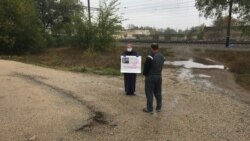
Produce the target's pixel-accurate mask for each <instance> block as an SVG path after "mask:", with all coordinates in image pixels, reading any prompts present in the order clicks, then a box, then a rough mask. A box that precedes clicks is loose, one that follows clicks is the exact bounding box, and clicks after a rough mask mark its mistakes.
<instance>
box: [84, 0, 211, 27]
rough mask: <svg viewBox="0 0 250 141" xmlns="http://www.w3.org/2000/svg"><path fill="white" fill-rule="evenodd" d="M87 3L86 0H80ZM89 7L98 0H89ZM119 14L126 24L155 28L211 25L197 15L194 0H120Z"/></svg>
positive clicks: (96, 4) (125, 25)
mask: <svg viewBox="0 0 250 141" xmlns="http://www.w3.org/2000/svg"><path fill="white" fill-rule="evenodd" d="M81 1H82V2H83V3H84V5H87V0H81ZM90 1H91V7H98V4H99V0H90ZM120 3H121V5H120V6H119V7H120V11H119V13H120V14H123V17H124V18H125V19H127V20H125V21H124V22H123V26H124V27H127V25H128V24H134V25H137V26H151V27H156V28H167V27H170V28H174V29H186V28H190V27H193V26H197V25H201V24H203V23H205V24H206V25H207V26H208V25H211V19H205V18H203V17H200V16H199V12H198V11H197V10H196V8H195V6H194V5H195V0H120Z"/></svg>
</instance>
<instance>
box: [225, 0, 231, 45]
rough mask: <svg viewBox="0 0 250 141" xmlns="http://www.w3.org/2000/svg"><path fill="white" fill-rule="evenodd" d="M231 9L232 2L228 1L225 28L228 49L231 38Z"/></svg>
mask: <svg viewBox="0 0 250 141" xmlns="http://www.w3.org/2000/svg"><path fill="white" fill-rule="evenodd" d="M232 7H233V0H230V1H229V16H228V26H227V39H226V47H227V48H229V47H230V36H231V21H232Z"/></svg>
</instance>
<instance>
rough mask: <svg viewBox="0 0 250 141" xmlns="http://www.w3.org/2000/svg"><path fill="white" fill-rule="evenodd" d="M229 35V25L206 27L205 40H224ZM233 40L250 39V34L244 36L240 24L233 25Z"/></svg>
mask: <svg viewBox="0 0 250 141" xmlns="http://www.w3.org/2000/svg"><path fill="white" fill-rule="evenodd" d="M226 36H227V27H225V28H218V27H205V28H204V40H205V41H224V40H226ZM231 40H234V41H250V37H249V36H244V35H243V34H242V31H241V29H240V27H239V26H232V27H231Z"/></svg>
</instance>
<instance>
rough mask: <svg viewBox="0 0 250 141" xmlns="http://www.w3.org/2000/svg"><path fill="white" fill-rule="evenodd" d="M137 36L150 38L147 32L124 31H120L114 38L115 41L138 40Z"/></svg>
mask: <svg viewBox="0 0 250 141" xmlns="http://www.w3.org/2000/svg"><path fill="white" fill-rule="evenodd" d="M139 36H142V37H147V36H150V31H149V30H132V29H131V30H125V31H120V32H119V33H118V34H117V35H115V37H116V38H117V39H138V37H139Z"/></svg>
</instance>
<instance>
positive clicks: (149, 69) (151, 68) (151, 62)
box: [143, 52, 165, 76]
mask: <svg viewBox="0 0 250 141" xmlns="http://www.w3.org/2000/svg"><path fill="white" fill-rule="evenodd" d="M164 61H165V58H164V56H163V55H162V54H161V53H160V52H157V53H156V54H151V55H149V56H148V57H147V59H146V62H145V64H144V70H143V75H145V76H161V74H162V68H163V65H164Z"/></svg>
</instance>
